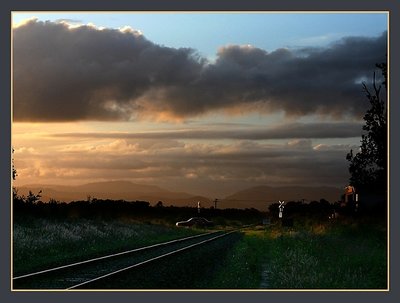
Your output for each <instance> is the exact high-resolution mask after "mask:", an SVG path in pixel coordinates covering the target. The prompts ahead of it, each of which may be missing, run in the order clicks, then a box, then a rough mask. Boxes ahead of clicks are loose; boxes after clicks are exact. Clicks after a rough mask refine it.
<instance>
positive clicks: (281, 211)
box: [279, 200, 285, 218]
mask: <svg viewBox="0 0 400 303" xmlns="http://www.w3.org/2000/svg"><path fill="white" fill-rule="evenodd" d="M284 204H285V201H280V200H279V218H282V217H283V209H284V208H285V205H284Z"/></svg>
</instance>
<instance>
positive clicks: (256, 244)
mask: <svg viewBox="0 0 400 303" xmlns="http://www.w3.org/2000/svg"><path fill="white" fill-rule="evenodd" d="M386 244H387V243H386V230H385V226H384V224H375V223H371V222H363V221H347V222H346V221H341V222H335V223H334V224H327V223H325V224H309V226H308V228H304V226H302V227H300V228H297V229H296V228H292V229H290V230H289V229H283V228H280V227H276V226H275V227H270V228H266V229H265V230H258V231H255V230H253V231H249V232H247V234H246V235H245V236H244V237H243V238H242V240H241V241H239V242H238V244H237V245H236V246H235V247H234V248H233V249H232V250H231V252H230V253H229V255H228V258H226V259H225V262H224V266H222V267H221V268H222V270H221V271H220V272H218V273H217V274H216V275H215V276H214V279H213V280H212V281H210V287H211V288H227V289H235V288H240V289H246V288H268V289H386V288H387V258H386V256H387V250H386V246H387V245H386Z"/></svg>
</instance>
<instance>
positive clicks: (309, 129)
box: [51, 122, 362, 140]
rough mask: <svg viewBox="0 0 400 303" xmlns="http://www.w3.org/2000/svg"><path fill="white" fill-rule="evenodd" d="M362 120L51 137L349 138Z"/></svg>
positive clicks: (359, 127) (354, 135)
mask: <svg viewBox="0 0 400 303" xmlns="http://www.w3.org/2000/svg"><path fill="white" fill-rule="evenodd" d="M361 132H362V124H359V123H346V122H341V123H339V122H338V123H328V122H327V123H307V124H303V123H289V124H284V125H280V126H276V127H273V128H259V127H255V128H247V129H235V128H231V129H229V130H220V129H212V128H207V129H192V130H178V131H163V132H154V131H153V132H145V133H109V132H108V133H102V132H96V133H81V132H80V133H59V134H54V135H51V136H54V137H75V138H114V139H175V140H179V139H206V140H219V139H239V140H268V139H293V138H309V139H312V138H314V139H317V138H319V139H321V138H325V139H327V138H352V137H360V136H361Z"/></svg>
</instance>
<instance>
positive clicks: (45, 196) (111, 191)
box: [18, 181, 211, 207]
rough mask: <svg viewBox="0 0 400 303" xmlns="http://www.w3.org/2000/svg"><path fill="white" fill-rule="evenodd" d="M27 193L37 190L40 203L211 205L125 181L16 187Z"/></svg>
mask: <svg viewBox="0 0 400 303" xmlns="http://www.w3.org/2000/svg"><path fill="white" fill-rule="evenodd" d="M30 190H31V191H32V192H33V193H37V192H39V190H41V191H42V194H41V195H42V198H41V199H42V201H48V200H49V199H50V198H52V199H55V200H59V201H65V202H71V201H77V200H87V199H88V197H89V196H90V197H91V198H97V199H112V200H120V199H121V200H126V201H137V200H140V201H148V202H150V203H157V202H158V201H162V202H163V204H164V205H166V206H168V205H176V206H196V207H197V202H198V201H200V202H201V203H202V204H204V205H205V204H210V203H211V202H210V200H209V199H208V198H206V197H201V196H197V195H192V194H188V193H183V192H173V191H169V190H166V189H163V188H161V187H158V186H154V185H144V184H136V183H132V182H129V181H106V182H95V183H87V184H83V185H76V186H66V185H40V184H31V185H24V186H21V187H18V194H20V195H27V194H28V192H29V191H30Z"/></svg>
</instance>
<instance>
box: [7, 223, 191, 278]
mask: <svg viewBox="0 0 400 303" xmlns="http://www.w3.org/2000/svg"><path fill="white" fill-rule="evenodd" d="M194 233H196V231H193V230H189V229H177V228H170V227H166V226H163V225H157V224H138V223H135V222H122V221H117V220H114V221H98V220H88V219H76V220H71V219H65V220H61V219H58V220H51V219H45V218H27V220H25V221H22V220H19V221H18V223H14V229H13V265H14V273H15V274H19V273H26V272H30V271H34V270H39V269H43V268H44V267H51V266H56V265H61V264H65V263H67V262H73V261H77V260H82V259H87V258H91V257H96V256H100V255H104V254H107V253H112V252H116V251H121V250H124V249H132V248H136V247H140V246H145V245H149V244H153V243H157V242H162V241H167V240H170V239H174V238H178V237H184V236H187V235H192V234H194Z"/></svg>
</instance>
